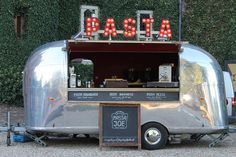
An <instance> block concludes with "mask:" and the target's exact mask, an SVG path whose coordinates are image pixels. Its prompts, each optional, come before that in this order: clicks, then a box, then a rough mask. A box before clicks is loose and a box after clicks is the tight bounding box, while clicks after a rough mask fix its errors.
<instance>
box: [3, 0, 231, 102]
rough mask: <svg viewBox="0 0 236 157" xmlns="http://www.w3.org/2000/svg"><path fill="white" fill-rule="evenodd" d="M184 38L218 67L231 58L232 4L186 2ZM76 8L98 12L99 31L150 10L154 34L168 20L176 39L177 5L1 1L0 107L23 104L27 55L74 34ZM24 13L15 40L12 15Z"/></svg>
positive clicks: (169, 1)
mask: <svg viewBox="0 0 236 157" xmlns="http://www.w3.org/2000/svg"><path fill="white" fill-rule="evenodd" d="M185 1H186V4H187V5H186V6H187V7H186V12H185V14H184V22H183V32H184V34H183V37H184V39H185V40H188V41H190V42H191V43H193V44H195V45H198V46H200V47H203V48H204V49H206V50H207V51H209V52H211V53H212V54H213V55H214V56H215V57H216V58H217V59H218V60H219V61H220V63H221V64H222V65H223V61H224V60H225V59H233V58H232V57H236V5H235V3H236V0H228V1H223V0H209V1H205V0H195V1H190V0H185ZM80 5H96V6H98V7H99V8H100V11H99V12H100V18H101V29H103V28H104V25H105V20H106V18H108V17H111V16H112V17H114V18H115V20H116V25H117V29H123V26H122V21H123V20H124V18H126V17H134V18H135V17H136V11H137V10H153V11H154V17H155V24H154V29H155V30H159V28H160V23H161V19H163V18H168V19H170V21H171V27H172V32H173V36H174V37H173V40H177V39H178V37H177V35H178V1H177V0H158V1H155V0H145V1H143V0H119V1H118V0H54V1H51V0H0V103H7V104H20V103H22V74H21V72H22V71H23V68H24V65H25V62H26V60H27V58H28V57H29V56H30V53H31V52H32V50H34V49H35V48H36V47H38V46H40V45H42V44H44V43H46V42H49V41H54V40H61V39H69V38H70V37H71V36H72V35H74V34H76V33H77V32H78V31H79V26H80ZM22 14H25V15H24V16H25V20H26V23H25V32H24V34H23V35H22V36H21V37H17V35H16V33H15V26H14V16H16V15H22Z"/></svg>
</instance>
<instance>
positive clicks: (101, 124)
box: [99, 103, 141, 150]
mask: <svg viewBox="0 0 236 157" xmlns="http://www.w3.org/2000/svg"><path fill="white" fill-rule="evenodd" d="M104 106H106V107H107V106H110V107H129V108H130V107H134V108H137V112H138V113H137V115H138V117H137V120H138V123H137V124H138V126H137V127H138V135H137V136H138V141H137V142H126V143H125V142H123V143H105V142H103V107H104ZM103 146H112V147H113V146H115V147H116V146H117V147H119V146H127V147H128V146H137V147H138V149H139V150H140V149H141V116H140V104H131V103H100V104H99V147H100V149H101V148H102V147H103Z"/></svg>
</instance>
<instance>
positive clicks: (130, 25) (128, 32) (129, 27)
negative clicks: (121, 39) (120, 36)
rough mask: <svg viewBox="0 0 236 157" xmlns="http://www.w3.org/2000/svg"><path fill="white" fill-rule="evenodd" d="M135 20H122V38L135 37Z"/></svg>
mask: <svg viewBox="0 0 236 157" xmlns="http://www.w3.org/2000/svg"><path fill="white" fill-rule="evenodd" d="M135 24H136V20H135V19H133V18H127V19H125V20H124V29H125V31H124V36H125V37H133V36H135V35H136V27H135Z"/></svg>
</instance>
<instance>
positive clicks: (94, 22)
mask: <svg viewBox="0 0 236 157" xmlns="http://www.w3.org/2000/svg"><path fill="white" fill-rule="evenodd" d="M99 22H100V21H99V19H98V18H97V17H88V18H86V35H87V36H92V32H97V31H98V30H99V26H100V23H99Z"/></svg>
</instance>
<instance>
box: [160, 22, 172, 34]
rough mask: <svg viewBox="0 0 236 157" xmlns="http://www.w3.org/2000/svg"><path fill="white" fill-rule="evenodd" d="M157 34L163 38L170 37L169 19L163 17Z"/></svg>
mask: <svg viewBox="0 0 236 157" xmlns="http://www.w3.org/2000/svg"><path fill="white" fill-rule="evenodd" d="M159 36H160V37H161V38H163V37H164V36H167V37H168V38H172V33H171V28H170V21H169V20H166V19H163V20H162V23H161V30H160V33H159Z"/></svg>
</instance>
